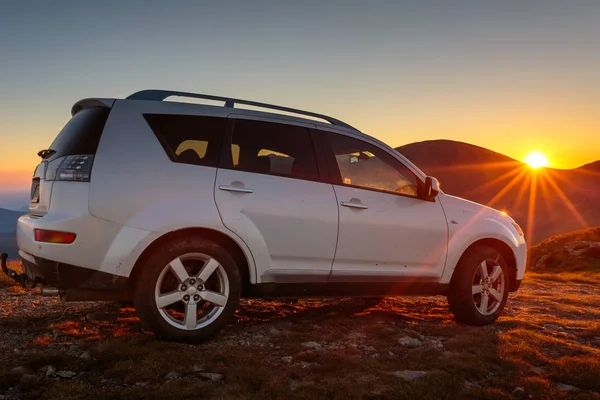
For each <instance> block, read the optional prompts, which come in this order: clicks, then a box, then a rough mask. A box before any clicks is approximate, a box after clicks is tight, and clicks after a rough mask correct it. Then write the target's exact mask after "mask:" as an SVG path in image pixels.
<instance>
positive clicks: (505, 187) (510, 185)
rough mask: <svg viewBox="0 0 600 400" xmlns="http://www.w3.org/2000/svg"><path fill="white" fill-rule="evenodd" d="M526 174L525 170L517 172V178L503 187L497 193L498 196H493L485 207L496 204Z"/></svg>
mask: <svg viewBox="0 0 600 400" xmlns="http://www.w3.org/2000/svg"><path fill="white" fill-rule="evenodd" d="M526 173H527V170H526V169H523V170H522V171H521V172H519V174H518V175H517V176H515V177H514V178H513V179H512V180H511V181H510V182H509V183H508V185H506V186H504V188H503V189H502V190H501V191H499V192H498V194H496V196H494V197H493V198H492V199H491V200H490V201H488V202H487V205H488V206H490V207H492V206H493V205H494V204H496V202H497V201H498V200H500V199H501V198H502V197H503V196H504V194H505V193H506V192H508V191H509V190H510V189H512V187H513V186H515V185H516V184H517V183H519V181H520V180H521V178H522V177H523V175H525V174H526Z"/></svg>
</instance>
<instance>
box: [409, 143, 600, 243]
mask: <svg viewBox="0 0 600 400" xmlns="http://www.w3.org/2000/svg"><path fill="white" fill-rule="evenodd" d="M397 150H398V151H399V152H400V153H402V154H403V155H404V156H406V157H407V158H408V159H409V160H411V161H412V162H414V163H415V164H416V165H417V166H419V168H421V169H422V170H423V171H424V172H425V173H427V174H428V175H432V176H435V177H437V178H438V179H439V181H440V184H441V188H442V190H444V192H446V193H448V194H453V195H456V196H459V197H464V198H466V199H469V200H472V201H476V202H478V203H481V204H485V205H489V206H491V207H494V208H497V209H501V210H506V211H507V212H508V213H509V214H510V215H511V216H512V217H513V218H514V219H515V220H516V221H517V222H518V223H519V224H520V225H521V226H522V227H523V230H524V231H525V232H527V233H528V240H529V242H530V243H531V244H535V243H539V242H540V241H541V240H543V239H544V238H547V237H550V236H552V235H556V234H560V233H565V232H570V231H574V230H578V229H582V228H586V227H591V226H597V225H600V207H598V204H600V161H597V162H593V163H590V164H587V165H584V166H582V167H580V168H576V169H572V170H559V169H552V168H546V169H541V170H537V171H534V170H532V169H531V168H529V167H528V166H527V165H526V164H524V163H522V162H519V161H517V160H514V159H512V158H510V157H507V156H505V155H502V154H500V153H496V152H494V151H491V150H488V149H485V148H482V147H479V146H474V145H471V144H467V143H462V142H455V141H451V140H430V141H425V142H419V143H412V144H409V145H406V146H401V147H399V148H397ZM530 208H531V209H533V210H534V211H535V212H533V213H531V215H533V218H530V217H529V215H530V214H529V210H530Z"/></svg>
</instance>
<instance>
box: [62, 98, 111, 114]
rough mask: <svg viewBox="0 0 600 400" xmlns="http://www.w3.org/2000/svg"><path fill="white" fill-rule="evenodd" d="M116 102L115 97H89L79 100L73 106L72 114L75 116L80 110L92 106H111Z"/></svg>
mask: <svg viewBox="0 0 600 400" xmlns="http://www.w3.org/2000/svg"><path fill="white" fill-rule="evenodd" d="M114 103H115V99H96V98H89V99H83V100H79V101H78V102H77V103H75V104H73V107H72V108H71V116H75V114H77V113H78V112H79V111H81V110H85V109H86V108H92V107H104V108H111V107H112V106H113V104H114Z"/></svg>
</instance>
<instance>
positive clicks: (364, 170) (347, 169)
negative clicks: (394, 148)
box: [327, 133, 418, 197]
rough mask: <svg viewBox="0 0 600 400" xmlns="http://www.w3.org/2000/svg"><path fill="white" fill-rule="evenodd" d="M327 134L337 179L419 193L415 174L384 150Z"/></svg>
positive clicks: (362, 185)
mask: <svg viewBox="0 0 600 400" xmlns="http://www.w3.org/2000/svg"><path fill="white" fill-rule="evenodd" d="M327 137H328V140H329V143H330V145H331V148H332V150H333V153H334V155H335V164H336V165H337V167H338V168H337V171H339V175H340V176H339V182H336V183H339V184H342V185H348V186H355V187H359V188H364V189H372V190H378V191H384V192H391V193H396V194H401V195H405V196H414V197H417V196H418V179H417V177H416V175H415V174H413V173H412V172H411V171H410V170H409V169H408V168H407V167H406V166H405V165H404V164H402V163H401V162H399V161H398V160H396V159H395V158H394V157H392V156H391V155H389V154H388V153H386V152H385V151H383V150H381V149H379V148H378V147H376V146H373V145H372V144H370V143H366V142H363V141H361V140H358V139H354V138H351V137H348V136H343V135H337V134H333V133H328V134H327ZM334 181H335V179H334Z"/></svg>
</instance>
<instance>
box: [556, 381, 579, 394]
mask: <svg viewBox="0 0 600 400" xmlns="http://www.w3.org/2000/svg"><path fill="white" fill-rule="evenodd" d="M556 389H557V390H559V391H561V392H575V391H577V390H579V389H578V388H576V387H575V386H571V385H567V384H566V383H559V384H558V385H556Z"/></svg>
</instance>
